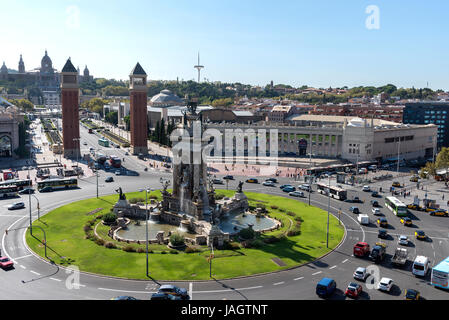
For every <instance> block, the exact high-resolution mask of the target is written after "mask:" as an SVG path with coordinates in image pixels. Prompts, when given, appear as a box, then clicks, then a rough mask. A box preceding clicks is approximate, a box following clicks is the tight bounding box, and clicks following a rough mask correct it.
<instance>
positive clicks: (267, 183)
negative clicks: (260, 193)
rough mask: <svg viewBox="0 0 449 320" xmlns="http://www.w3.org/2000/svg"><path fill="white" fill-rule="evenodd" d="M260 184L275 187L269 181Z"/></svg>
mask: <svg viewBox="0 0 449 320" xmlns="http://www.w3.org/2000/svg"><path fill="white" fill-rule="evenodd" d="M262 184H263V185H264V186H267V187H275V186H276V185H275V184H274V182H273V181H269V180H267V181H264V182H263V183H262Z"/></svg>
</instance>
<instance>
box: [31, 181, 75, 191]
mask: <svg viewBox="0 0 449 320" xmlns="http://www.w3.org/2000/svg"><path fill="white" fill-rule="evenodd" d="M45 187H51V188H52V189H53V190H57V189H69V188H76V187H78V179H76V178H65V179H46V180H43V181H38V183H37V190H39V191H40V190H41V189H42V188H45Z"/></svg>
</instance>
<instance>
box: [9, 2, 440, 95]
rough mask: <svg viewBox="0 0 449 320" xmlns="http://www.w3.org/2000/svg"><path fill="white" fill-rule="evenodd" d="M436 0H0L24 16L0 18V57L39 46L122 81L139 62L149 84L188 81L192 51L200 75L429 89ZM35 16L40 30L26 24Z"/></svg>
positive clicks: (435, 62)
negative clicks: (375, 16) (374, 14)
mask: <svg viewBox="0 0 449 320" xmlns="http://www.w3.org/2000/svg"><path fill="white" fill-rule="evenodd" d="M435 4H437V5H435V6H426V5H425V4H423V3H418V2H411V3H410V2H405V1H397V2H396V3H394V4H393V3H382V2H379V1H372V2H368V1H347V2H346V3H344V4H335V3H331V2H328V1H318V2H315V3H314V4H311V3H307V2H302V1H301V2H298V3H290V2H282V3H279V4H277V5H276V4H272V3H269V2H267V1H260V2H258V3H257V6H254V3H238V2H236V1H231V2H229V3H227V4H217V3H212V4H211V3H207V2H204V1H194V2H193V3H189V4H185V3H175V2H168V3H159V2H155V1H154V2H151V3H146V2H145V3H142V2H140V3H139V2H136V3H135V4H134V5H135V6H134V7H133V8H128V7H127V6H125V5H123V4H119V3H108V6H104V3H103V2H101V1H99V2H94V3H89V2H87V1H84V0H73V1H67V2H63V3H62V2H60V1H45V2H44V5H42V4H37V3H34V2H29V1H22V2H20V3H15V2H14V3H5V4H4V5H3V7H4V9H5V12H20V14H21V15H22V17H23V23H21V24H17V23H15V22H14V19H15V18H14V15H6V16H5V17H4V19H2V21H0V27H1V28H2V29H4V30H8V28H9V29H11V27H10V26H11V25H14V31H15V32H14V33H12V32H4V33H2V34H0V42H1V43H2V49H1V50H0V63H3V61H5V63H6V65H7V67H8V68H10V69H17V66H18V62H19V57H20V54H22V56H23V60H24V62H25V68H26V70H31V69H33V68H36V67H38V66H39V65H40V59H41V57H42V55H43V53H44V51H45V49H47V50H48V53H49V56H50V57H51V58H52V61H53V66H54V67H55V68H56V69H58V70H60V69H62V66H63V65H64V61H65V60H66V59H67V58H68V57H71V58H72V61H73V63H74V65H75V66H76V67H77V66H79V67H80V69H81V71H82V69H83V68H84V66H85V65H88V66H89V69H90V71H91V73H92V74H94V75H95V76H96V77H104V78H108V79H117V80H118V79H122V80H127V79H128V76H129V73H130V70H131V69H132V67H133V66H134V65H135V63H136V62H137V61H138V62H140V63H141V65H142V66H143V67H144V68H145V70H147V72H148V76H149V77H148V78H149V80H150V81H151V80H176V79H177V78H179V80H182V79H183V80H195V81H196V79H197V70H195V69H194V68H192V66H193V65H194V64H195V63H196V61H197V54H198V51H199V52H200V53H201V62H202V64H203V65H206V66H207V68H206V69H204V70H203V71H202V72H201V75H202V78H201V81H204V79H208V80H209V81H211V82H214V81H221V82H240V83H245V84H252V85H261V86H264V85H266V84H269V83H270V81H271V80H273V82H274V83H275V84H276V83H282V84H288V85H291V86H294V87H299V86H302V85H308V86H311V87H323V88H328V87H343V86H348V87H355V86H362V85H363V86H368V85H372V86H376V87H378V86H382V85H385V84H388V83H392V84H394V85H396V86H397V87H405V88H409V87H415V88H424V87H427V83H429V87H430V88H432V89H434V90H436V89H443V90H449V80H448V79H447V77H446V73H447V72H446V70H448V69H449V64H448V62H447V59H445V56H444V55H443V54H442V53H443V52H445V51H447V49H448V48H447V47H448V44H447V43H445V42H444V41H441V39H444V29H445V26H446V24H447V22H445V21H444V12H445V10H444V9H445V8H449V4H447V3H445V2H442V1H435ZM370 5H374V6H377V7H378V9H379V12H380V15H379V19H380V27H379V29H374V30H370V29H369V28H367V26H366V23H367V19H368V18H369V17H370V13H369V12H368V13H367V9H368V7H369V6H370ZM138 6H140V7H141V8H140V10H136V8H139V7H138ZM236 6H238V8H240V10H234V9H235V7H236ZM404 8H406V9H407V10H406V12H407V14H404V13H403V12H404ZM98 12H101V14H99V13H98ZM231 14H232V15H231ZM127 17H129V18H127ZM440 17H441V19H440V20H439V18H440ZM417 21H419V23H417ZM37 22H38V23H39V25H40V28H33V26H34V25H35V24H36V23H37ZM423 26H425V27H423Z"/></svg>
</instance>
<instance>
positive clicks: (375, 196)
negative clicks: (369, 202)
mask: <svg viewBox="0 0 449 320" xmlns="http://www.w3.org/2000/svg"><path fill="white" fill-rule="evenodd" d="M371 196H372V197H374V198H380V197H381V196H380V194H379V193H378V192H377V191H373V192H372V193H371Z"/></svg>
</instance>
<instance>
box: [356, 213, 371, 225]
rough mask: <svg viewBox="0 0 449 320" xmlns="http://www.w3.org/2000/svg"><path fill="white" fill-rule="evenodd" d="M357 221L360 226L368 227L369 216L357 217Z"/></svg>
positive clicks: (361, 215)
mask: <svg viewBox="0 0 449 320" xmlns="http://www.w3.org/2000/svg"><path fill="white" fill-rule="evenodd" d="M357 220H358V221H359V223H360V224H362V225H365V226H366V225H369V216H368V215H367V214H360V215H358V216H357Z"/></svg>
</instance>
